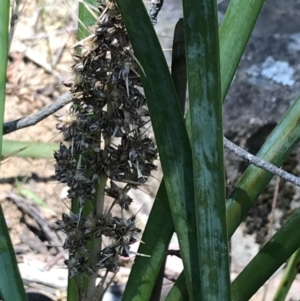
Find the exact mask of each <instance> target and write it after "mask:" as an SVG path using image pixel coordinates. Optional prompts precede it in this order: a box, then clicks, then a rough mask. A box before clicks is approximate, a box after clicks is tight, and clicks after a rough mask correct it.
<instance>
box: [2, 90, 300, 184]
mask: <svg viewBox="0 0 300 301" xmlns="http://www.w3.org/2000/svg"><path fill="white" fill-rule="evenodd" d="M72 98H73V97H72V94H71V93H70V92H67V93H65V94H63V95H61V96H60V97H59V98H57V100H56V101H55V102H54V103H53V104H51V105H49V106H46V107H45V108H43V109H41V110H40V111H38V112H37V113H35V114H33V115H30V116H26V117H22V118H20V119H17V120H14V121H9V122H6V123H4V127H3V134H4V135H5V134H9V133H12V132H14V131H17V130H20V129H22V128H26V127H29V126H32V125H35V124H37V123H38V122H40V121H41V120H43V119H45V118H46V117H48V116H49V115H51V114H53V113H55V112H56V111H58V110H59V109H61V108H62V107H64V106H65V105H66V104H68V103H69V102H71V101H72ZM224 146H225V147H226V148H227V149H229V150H230V151H232V152H234V153H235V154H236V155H237V156H238V157H240V158H243V159H244V160H246V161H248V162H249V163H250V164H253V165H255V166H257V167H259V168H262V169H264V170H266V171H269V172H271V173H272V174H274V175H277V176H279V177H281V178H282V179H285V180H286V181H288V182H290V183H293V184H295V185H296V186H299V187H300V178H299V177H296V176H294V175H292V174H290V173H288V172H286V171H284V170H282V169H280V168H278V167H277V166H275V165H273V164H271V163H269V162H266V161H264V160H262V159H260V158H258V157H256V156H254V155H251V154H250V153H248V152H247V151H246V150H244V149H243V148H241V147H240V146H238V145H236V144H234V143H233V142H231V141H230V140H228V139H227V138H226V137H224Z"/></svg>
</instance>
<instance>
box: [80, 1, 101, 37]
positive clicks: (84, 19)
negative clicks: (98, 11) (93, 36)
mask: <svg viewBox="0 0 300 301" xmlns="http://www.w3.org/2000/svg"><path fill="white" fill-rule="evenodd" d="M89 4H90V5H93V6H95V7H97V1H96V0H84V1H82V2H79V10H78V33H77V36H78V40H79V41H80V40H82V39H84V38H86V37H87V36H89V35H90V30H89V28H90V27H91V26H93V25H94V24H95V22H96V21H97V20H96V19H95V18H94V16H93V15H92V14H91V12H90V11H89V9H88V7H89Z"/></svg>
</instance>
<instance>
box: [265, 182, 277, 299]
mask: <svg viewBox="0 0 300 301" xmlns="http://www.w3.org/2000/svg"><path fill="white" fill-rule="evenodd" d="M279 185H280V177H277V178H276V184H275V190H274V196H273V200H272V208H271V212H270V217H269V219H270V221H269V228H268V235H267V237H266V241H268V240H269V239H270V238H271V237H272V230H273V226H274V215H275V209H276V205H277V199H278V194H279ZM269 283H270V282H267V283H266V284H265V286H264V295H263V299H262V301H265V300H266V299H267V293H268V288H269Z"/></svg>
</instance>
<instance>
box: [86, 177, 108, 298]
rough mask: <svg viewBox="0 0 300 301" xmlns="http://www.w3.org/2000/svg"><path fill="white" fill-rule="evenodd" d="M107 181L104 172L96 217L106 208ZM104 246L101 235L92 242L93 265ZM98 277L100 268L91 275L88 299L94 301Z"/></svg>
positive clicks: (99, 182)
mask: <svg viewBox="0 0 300 301" xmlns="http://www.w3.org/2000/svg"><path fill="white" fill-rule="evenodd" d="M106 181H107V175H105V174H102V175H100V178H99V181H98V187H97V194H96V198H95V202H96V207H95V216H96V218H100V217H101V215H102V214H103V210H104V198H105V194H104V190H105V186H106ZM101 248H102V238H101V235H100V237H98V238H94V240H93V242H92V248H91V252H92V260H91V265H92V266H95V265H96V264H97V261H98V254H99V253H100V252H101ZM97 277H98V270H96V271H95V272H94V273H93V274H92V275H91V276H90V277H89V281H88V288H87V301H89V300H90V301H92V298H93V296H94V293H95V289H96V279H97Z"/></svg>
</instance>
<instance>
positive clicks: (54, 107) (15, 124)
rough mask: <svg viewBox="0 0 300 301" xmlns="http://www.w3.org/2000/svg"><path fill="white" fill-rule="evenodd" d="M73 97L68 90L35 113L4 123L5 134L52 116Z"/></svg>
mask: <svg viewBox="0 0 300 301" xmlns="http://www.w3.org/2000/svg"><path fill="white" fill-rule="evenodd" d="M72 99H73V96H72V94H71V93H70V92H67V93H65V94H63V95H61V96H60V97H58V98H57V99H56V101H55V102H54V103H52V104H51V105H48V106H46V107H44V108H43V109H41V110H39V111H38V112H37V113H35V114H33V115H29V116H25V117H22V118H20V119H17V120H14V121H9V122H6V123H4V125H3V134H4V135H5V134H9V133H12V132H14V131H17V130H20V129H23V128H26V127H29V126H31V125H35V124H37V123H38V122H40V121H41V120H43V119H45V118H46V117H48V116H50V115H51V114H53V113H55V112H56V111H58V110H59V109H61V108H62V107H64V106H65V105H66V104H68V103H69V102H71V101H72Z"/></svg>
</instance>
